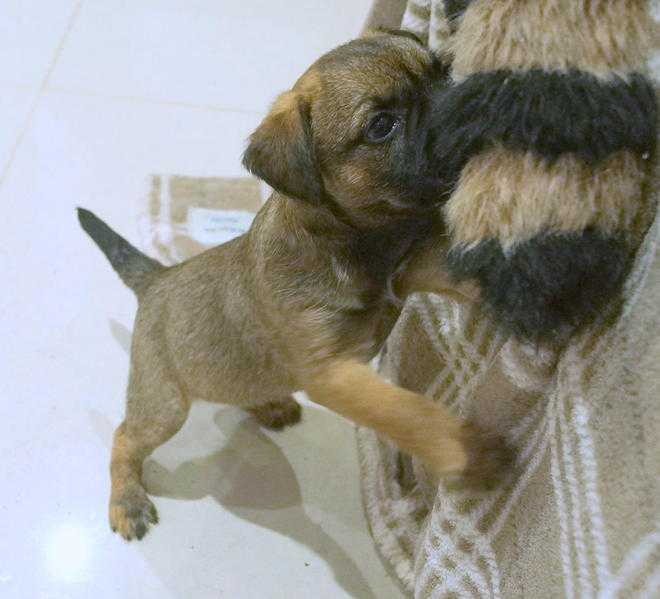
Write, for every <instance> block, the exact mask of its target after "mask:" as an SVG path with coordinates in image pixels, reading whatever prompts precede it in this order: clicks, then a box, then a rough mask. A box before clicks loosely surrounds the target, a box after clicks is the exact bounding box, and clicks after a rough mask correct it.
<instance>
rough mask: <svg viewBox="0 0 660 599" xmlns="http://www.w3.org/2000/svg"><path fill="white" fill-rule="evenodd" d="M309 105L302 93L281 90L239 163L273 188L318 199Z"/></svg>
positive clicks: (320, 188)
mask: <svg viewBox="0 0 660 599" xmlns="http://www.w3.org/2000/svg"><path fill="white" fill-rule="evenodd" d="M309 112H310V107H309V102H308V101H306V100H305V99H304V98H303V97H302V94H300V93H298V92H296V91H288V92H284V93H283V94H282V95H280V96H279V97H278V98H277V100H276V101H275V104H274V105H273V107H272V109H271V111H270V113H269V114H268V116H266V118H265V119H264V120H263V121H262V123H261V125H259V127H258V128H257V130H256V131H255V132H254V133H253V134H252V135H251V136H250V140H249V144H248V147H247V150H246V151H245V154H244V155H243V166H245V168H246V169H247V170H249V171H250V172H251V173H252V174H253V175H256V176H257V177H259V178H260V179H263V180H264V181H265V182H266V183H268V185H270V186H271V187H272V188H273V189H275V190H276V191H279V192H280V193H283V194H284V195H287V196H290V197H293V198H296V199H299V200H306V201H308V202H313V203H318V202H320V201H321V197H322V195H323V184H322V180H321V173H320V171H319V167H318V163H317V161H316V156H315V152H314V143H313V139H312V131H311V123H310V116H309Z"/></svg>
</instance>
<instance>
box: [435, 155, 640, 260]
mask: <svg viewBox="0 0 660 599" xmlns="http://www.w3.org/2000/svg"><path fill="white" fill-rule="evenodd" d="M648 170H649V161H648V160H644V159H643V158H639V157H636V156H633V155H632V154H631V153H630V152H626V151H622V152H618V153H616V154H614V155H612V156H610V157H609V158H608V159H606V160H604V161H603V162H602V163H600V164H598V165H597V166H596V167H591V166H590V165H588V164H587V163H585V162H582V161H578V160H576V159H575V158H574V157H573V156H571V155H564V156H562V157H560V158H559V159H558V160H556V161H555V162H553V163H550V162H547V161H546V160H544V159H542V158H540V157H538V156H536V155H535V154H533V153H531V152H527V153H516V152H511V151H509V150H506V149H505V148H502V147H495V148H493V149H491V150H489V151H486V152H484V153H483V154H479V155H478V156H475V157H474V158H472V159H471V160H470V161H469V162H468V164H467V165H466V167H465V168H464V169H463V172H462V174H461V178H460V182H459V185H458V187H457V189H456V191H455V192H454V194H453V195H452V197H451V198H450V200H449V201H448V202H447V204H446V205H445V207H444V208H443V210H444V213H445V215H446V217H447V222H448V223H449V227H450V232H451V234H452V236H453V239H454V243H455V244H457V245H459V244H460V245H465V246H470V245H472V244H476V243H478V242H479V241H483V240H484V239H491V238H496V239H499V240H500V242H501V243H502V245H503V246H504V247H508V246H511V245H512V244H514V243H516V242H521V241H526V240H528V239H530V238H532V237H533V236H534V235H536V234H538V233H539V232H541V231H547V232H579V231H582V230H584V229H585V228H586V227H587V226H590V225H593V226H596V227H598V229H599V230H600V231H602V232H604V233H607V234H615V233H617V232H620V231H622V230H623V231H627V232H629V233H630V234H634V233H636V234H637V235H639V234H641V232H642V231H636V232H635V231H634V229H635V227H634V225H635V223H637V222H638V220H639V216H640V212H644V211H645V206H644V202H643V200H644V198H645V197H646V196H647V194H645V193H644V181H645V180H646V176H647V174H648Z"/></svg>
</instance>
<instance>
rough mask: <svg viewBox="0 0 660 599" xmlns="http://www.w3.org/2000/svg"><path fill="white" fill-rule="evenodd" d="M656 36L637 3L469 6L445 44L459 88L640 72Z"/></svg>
mask: <svg viewBox="0 0 660 599" xmlns="http://www.w3.org/2000/svg"><path fill="white" fill-rule="evenodd" d="M656 39H657V31H656V28H655V26H654V23H653V20H652V19H651V17H650V15H649V11H648V2H647V1H645V0H589V1H577V0H544V1H543V2H540V1H534V0H475V2H473V3H472V4H471V5H470V6H469V7H468V9H467V10H466V11H465V14H464V16H463V20H462V23H461V26H460V28H459V30H458V31H457V32H456V34H455V36H454V37H453V39H452V51H453V53H454V55H455V60H454V63H453V74H454V78H455V79H456V80H457V81H461V80H462V79H464V78H465V77H467V76H469V75H470V74H472V73H475V72H479V71H489V70H495V69H521V70H527V69H531V68H542V69H547V70H556V69H557V70H564V69H569V68H576V69H581V70H584V71H587V72H590V73H593V74H594V75H597V76H599V77H603V78H609V77H611V76H612V75H615V74H616V75H620V76H626V75H627V74H628V73H630V72H631V71H633V70H638V71H644V70H645V68H646V59H647V57H648V54H649V51H650V49H651V48H652V47H653V46H654V44H655V41H656Z"/></svg>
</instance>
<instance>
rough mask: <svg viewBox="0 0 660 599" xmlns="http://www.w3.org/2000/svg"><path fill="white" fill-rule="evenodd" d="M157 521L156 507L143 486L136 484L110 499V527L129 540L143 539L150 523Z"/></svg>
mask: <svg viewBox="0 0 660 599" xmlns="http://www.w3.org/2000/svg"><path fill="white" fill-rule="evenodd" d="M157 523H158V512H156V507H155V506H154V504H153V503H152V502H151V500H150V499H149V497H147V493H146V491H145V490H144V489H143V488H142V487H141V486H139V485H135V486H133V487H131V488H130V489H126V490H124V491H123V492H122V493H121V494H119V496H118V497H112V498H111V499H110V528H112V532H118V533H119V534H120V535H121V536H122V537H124V538H125V539H126V540H127V541H130V540H131V539H134V538H136V539H141V538H142V537H144V535H145V534H146V533H147V530H148V529H149V525H151V524H157Z"/></svg>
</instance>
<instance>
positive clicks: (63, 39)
mask: <svg viewBox="0 0 660 599" xmlns="http://www.w3.org/2000/svg"><path fill="white" fill-rule="evenodd" d="M83 2H84V0H77V2H76V5H75V6H74V8H73V11H72V12H71V16H70V17H69V20H68V22H67V24H66V28H65V29H64V33H62V37H60V41H59V42H58V44H57V46H56V48H55V52H54V53H53V57H52V58H51V60H50V63H49V64H48V68H47V69H46V74H45V75H44V78H43V80H42V81H41V85H40V86H39V89H38V91H37V93H36V95H35V97H34V100H33V101H32V104H31V105H30V109H29V110H28V114H27V116H26V117H25V122H24V123H23V126H22V127H21V130H20V131H19V133H18V135H17V136H16V140H15V142H14V144H13V146H12V148H11V150H10V152H9V158H8V159H7V162H6V163H5V166H4V168H3V169H2V172H1V173H0V188H1V187H2V186H3V184H4V182H5V181H6V179H7V176H8V174H9V171H10V169H11V167H12V165H13V164H14V160H15V158H16V154H17V153H18V148H19V147H20V146H21V144H22V143H23V139H25V135H26V133H27V131H28V129H29V127H30V125H31V124H32V117H33V116H34V113H35V112H36V110H37V106H38V104H39V101H40V100H41V98H42V96H43V94H44V91H45V90H46V87H47V86H48V81H49V80H50V77H51V75H52V74H53V71H54V70H55V66H56V65H57V61H58V60H59V58H60V54H61V53H62V50H63V49H64V44H65V43H66V41H67V39H68V38H69V34H70V33H71V30H72V29H73V25H74V23H75V22H76V20H77V19H78V15H79V14H80V9H81V8H82V5H83Z"/></svg>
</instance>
